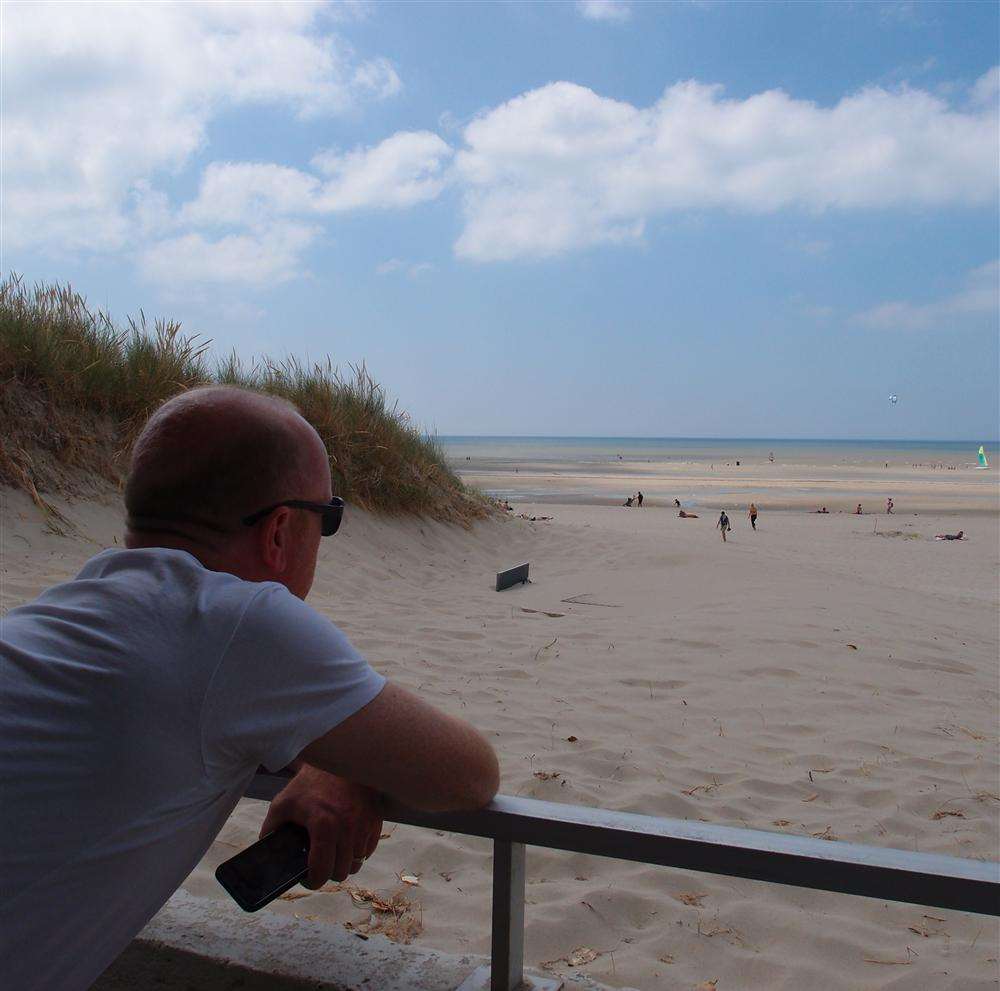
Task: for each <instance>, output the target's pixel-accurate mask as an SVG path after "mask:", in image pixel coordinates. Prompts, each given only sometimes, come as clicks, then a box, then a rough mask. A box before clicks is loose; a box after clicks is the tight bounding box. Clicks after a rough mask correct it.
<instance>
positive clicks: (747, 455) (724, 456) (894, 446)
mask: <svg viewBox="0 0 1000 991" xmlns="http://www.w3.org/2000/svg"><path fill="white" fill-rule="evenodd" d="M436 440H437V441H438V443H439V444H440V445H441V447H442V448H443V450H444V452H445V455H446V456H447V458H448V460H449V461H451V462H453V463H455V464H459V463H460V462H464V461H467V460H470V459H471V460H474V461H487V462H493V463H496V464H498V465H499V464H504V463H508V464H511V465H514V464H518V465H529V464H531V463H533V462H546V463H552V462H565V463H567V464H569V463H576V464H608V463H612V462H621V461H624V462H628V461H631V462H643V461H644V462H649V461H653V462H670V461H675V462H678V463H684V462H688V463H691V462H694V463H702V462H707V463H713V462H714V463H717V464H718V463H723V464H725V463H727V462H729V463H733V462H735V461H737V460H739V461H741V462H746V463H747V464H754V463H757V464H759V463H761V462H767V461H770V459H771V457H772V455H773V458H774V462H775V463H776V464H786V465H794V464H803V465H805V464H844V465H859V466H866V465H876V464H880V463H885V462H887V461H888V462H889V463H890V464H893V465H917V464H919V465H955V466H958V467H964V466H967V465H972V464H975V462H976V456H977V454H978V451H979V445H980V444H983V445H984V449H985V452H986V456H987V458H988V459H989V462H990V464H991V465H996V463H997V452H998V448H1000V442H998V441H996V440H993V441H988V442H987V441H983V440H947V441H945V440H802V439H789V438H777V437H773V438H766V437H758V438H737V437H728V438H727V437H468V436H448V435H444V436H438V437H437V438H436Z"/></svg>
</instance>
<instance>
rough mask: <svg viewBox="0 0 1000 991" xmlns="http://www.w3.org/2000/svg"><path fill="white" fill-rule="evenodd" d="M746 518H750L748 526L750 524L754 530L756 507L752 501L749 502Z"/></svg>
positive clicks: (755, 525)
mask: <svg viewBox="0 0 1000 991" xmlns="http://www.w3.org/2000/svg"><path fill="white" fill-rule="evenodd" d="M747 519H749V520H750V526H752V527H753V528H754V530H756V529H757V507H756V506H755V505H754V504H753V503H750V508H749V509H748V510H747Z"/></svg>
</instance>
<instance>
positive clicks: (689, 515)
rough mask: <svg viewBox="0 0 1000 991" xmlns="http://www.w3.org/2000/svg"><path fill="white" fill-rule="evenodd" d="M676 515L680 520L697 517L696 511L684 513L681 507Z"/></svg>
mask: <svg viewBox="0 0 1000 991" xmlns="http://www.w3.org/2000/svg"><path fill="white" fill-rule="evenodd" d="M677 515H678V516H679V517H680V518H681V519H682V520H696V519H698V514H697V513H685V512H684V510H683V509H682V510H681V511H680V512H679V513H678V514H677Z"/></svg>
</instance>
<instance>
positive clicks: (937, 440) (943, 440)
mask: <svg viewBox="0 0 1000 991" xmlns="http://www.w3.org/2000/svg"><path fill="white" fill-rule="evenodd" d="M427 434H428V436H430V437H452V438H468V439H471V440H725V441H830V442H834V443H848V444H853V443H858V442H863V443H867V444H896V443H908V444H969V445H973V446H975V445H979V444H981V445H983V446H986V445H991V446H1000V438H993V439H991V440H972V439H970V438H968V437H956V438H949V437H717V436H708V435H703V436H694V435H692V436H682V435H677V436H669V435H659V434H620V435H617V434H606V435H602V434H451V433H431V432H430V431H427Z"/></svg>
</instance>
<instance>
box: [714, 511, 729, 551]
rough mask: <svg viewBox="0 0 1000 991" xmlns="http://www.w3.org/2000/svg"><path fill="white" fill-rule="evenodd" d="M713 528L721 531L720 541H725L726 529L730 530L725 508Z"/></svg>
mask: <svg viewBox="0 0 1000 991" xmlns="http://www.w3.org/2000/svg"><path fill="white" fill-rule="evenodd" d="M715 528H716V529H717V530H721V531H722V542H723V543H725V542H726V531H727V530H732V527H731V526H730V525H729V517H728V516H726V511H725V510H723V511H722V514H721V515H720V516H719V522H718V523H716V524H715Z"/></svg>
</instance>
